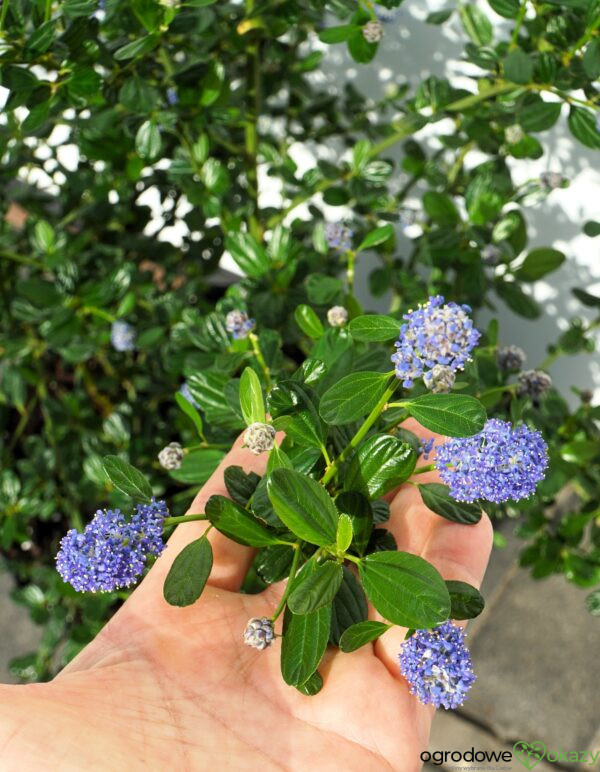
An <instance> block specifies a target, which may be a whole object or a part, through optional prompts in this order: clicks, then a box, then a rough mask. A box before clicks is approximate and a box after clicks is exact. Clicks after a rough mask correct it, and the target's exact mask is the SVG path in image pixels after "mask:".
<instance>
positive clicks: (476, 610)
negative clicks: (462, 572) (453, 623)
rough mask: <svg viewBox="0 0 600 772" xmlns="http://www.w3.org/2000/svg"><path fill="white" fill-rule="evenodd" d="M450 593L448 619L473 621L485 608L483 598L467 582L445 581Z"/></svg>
mask: <svg viewBox="0 0 600 772" xmlns="http://www.w3.org/2000/svg"><path fill="white" fill-rule="evenodd" d="M446 587H447V588H448V592H449V593H450V619H474V618H475V617H477V616H479V614H481V612H482V611H483V608H484V606H485V601H484V599H483V596H482V595H481V593H480V592H479V590H478V589H477V588H476V587H473V586H472V585H470V584H467V582H458V581H454V580H446Z"/></svg>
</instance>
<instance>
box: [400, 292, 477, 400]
mask: <svg viewBox="0 0 600 772" xmlns="http://www.w3.org/2000/svg"><path fill="white" fill-rule="evenodd" d="M470 311H471V309H470V308H469V306H466V305H462V306H459V305H457V304H456V303H445V301H444V298H443V297H442V296H441V295H436V296H435V297H430V298H429V300H428V301H427V303H425V304H424V305H420V306H419V307H418V308H417V310H416V311H409V313H407V314H404V319H405V320H406V324H403V325H402V327H401V328H400V338H399V339H398V341H397V342H396V344H395V345H396V349H397V351H396V353H395V354H392V357H391V359H392V362H394V364H395V369H396V375H397V376H398V378H400V379H401V380H402V385H403V386H405V387H406V388H407V389H410V388H411V387H412V386H413V385H414V381H415V379H416V378H420V377H422V376H423V375H424V374H425V373H426V371H428V370H431V369H433V368H434V367H435V366H436V365H444V366H446V367H449V368H450V371H451V372H456V371H457V370H462V369H463V368H464V366H465V364H466V363H467V362H468V361H469V360H470V359H471V356H470V354H471V351H472V350H473V348H474V347H475V346H476V345H477V342H478V340H479V338H480V333H479V332H478V331H477V330H476V329H475V328H474V327H473V322H472V320H471V319H470V318H469V312H470Z"/></svg>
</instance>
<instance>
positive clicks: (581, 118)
mask: <svg viewBox="0 0 600 772" xmlns="http://www.w3.org/2000/svg"><path fill="white" fill-rule="evenodd" d="M568 124H569V129H570V131H571V134H572V135H573V136H574V137H575V139H578V140H579V141H580V142H581V144H582V145H585V146H586V147H591V148H592V149H593V150H598V148H600V132H599V131H598V129H597V128H596V115H595V113H592V112H590V110H586V109H584V108H583V107H575V106H574V105H571V109H570V112H569V119H568Z"/></svg>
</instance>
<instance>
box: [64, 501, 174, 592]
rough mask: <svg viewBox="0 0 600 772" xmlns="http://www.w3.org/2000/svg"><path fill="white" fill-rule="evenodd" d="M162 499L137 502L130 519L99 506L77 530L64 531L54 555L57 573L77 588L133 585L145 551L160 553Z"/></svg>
mask: <svg viewBox="0 0 600 772" xmlns="http://www.w3.org/2000/svg"><path fill="white" fill-rule="evenodd" d="M167 514H168V513H167V508H166V505H165V503H164V501H158V502H156V501H154V499H153V500H152V502H151V504H147V505H146V504H140V505H138V506H137V508H136V512H135V514H134V516H133V518H132V519H131V521H130V522H127V520H126V519H125V517H124V515H123V514H122V512H121V511H120V510H118V509H114V510H112V509H108V510H101V509H99V510H98V511H97V512H96V514H95V515H94V517H93V519H92V521H91V522H90V523H88V524H87V525H86V527H85V529H84V531H83V533H79V532H78V531H76V530H75V529H74V528H72V529H71V530H70V531H68V532H67V534H66V535H65V536H64V537H63V539H62V541H61V543H60V550H59V552H58V555H57V556H56V567H57V570H58V573H59V574H60V575H61V576H62V578H63V579H64V581H65V582H69V584H71V585H72V586H73V587H74V588H75V589H76V590H77V591H78V592H86V591H87V592H109V591H111V590H117V589H119V588H120V587H129V586H130V585H132V584H133V583H134V582H135V581H136V580H137V579H138V577H139V576H140V575H141V573H142V572H143V570H144V566H145V563H146V558H147V556H148V555H150V554H152V555H160V553H161V552H162V550H163V549H164V543H163V540H162V526H163V519H164V517H166V515H167Z"/></svg>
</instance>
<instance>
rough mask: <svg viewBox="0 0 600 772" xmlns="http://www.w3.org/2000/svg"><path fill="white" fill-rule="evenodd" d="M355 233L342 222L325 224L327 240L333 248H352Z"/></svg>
mask: <svg viewBox="0 0 600 772" xmlns="http://www.w3.org/2000/svg"><path fill="white" fill-rule="evenodd" d="M353 235H354V234H353V231H352V229H351V228H348V226H347V225H344V223H341V222H328V223H327V225H326V226H325V241H326V242H327V244H328V245H329V247H330V248H331V249H341V250H342V251H345V250H347V249H352V236H353Z"/></svg>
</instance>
